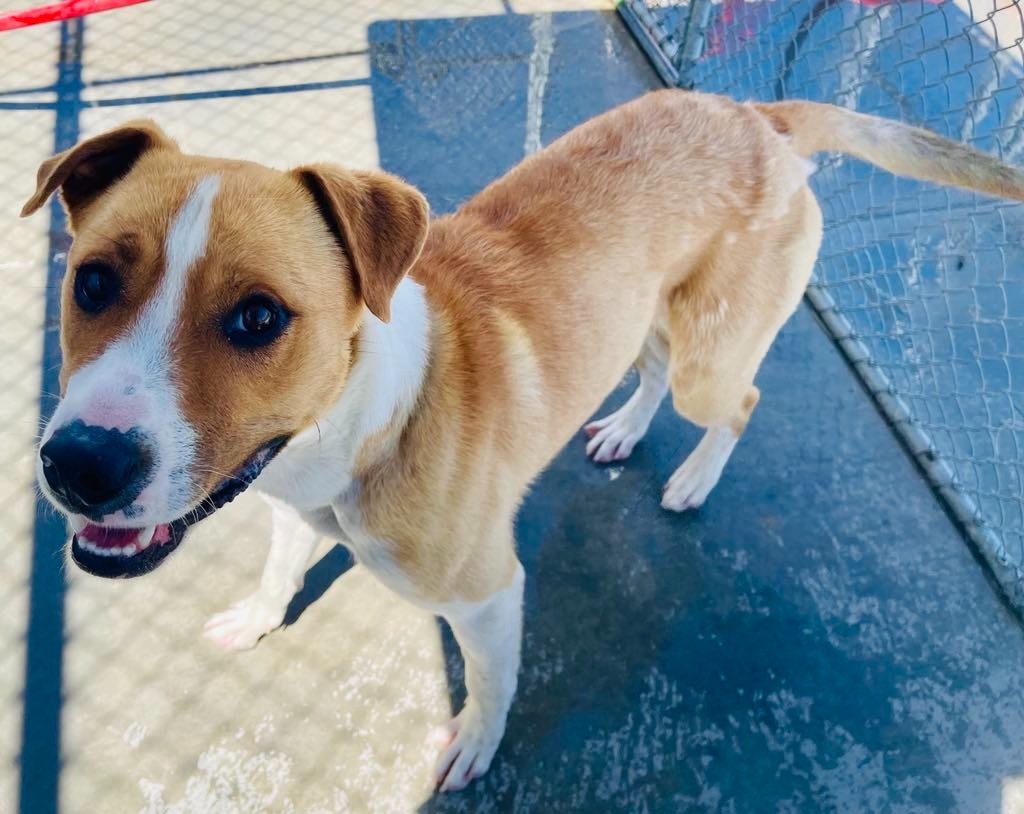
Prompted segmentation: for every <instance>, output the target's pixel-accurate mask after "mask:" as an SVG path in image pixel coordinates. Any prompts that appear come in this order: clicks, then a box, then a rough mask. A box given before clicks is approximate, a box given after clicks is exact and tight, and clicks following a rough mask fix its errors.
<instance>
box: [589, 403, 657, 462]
mask: <svg viewBox="0 0 1024 814" xmlns="http://www.w3.org/2000/svg"><path fill="white" fill-rule="evenodd" d="M639 412H640V411H639V410H637V409H635V408H633V407H632V406H631V405H630V404H626V406H624V407H623V408H622V409H620V410H616V411H615V412H614V413H612V414H611V415H607V416H605V417H604V418H599V419H598V420H597V421H591V422H590V423H589V424H587V426H585V427H584V428H583V431H584V432H585V433H586V434H587V435H588V436H589V437H590V440H589V441H588V442H587V455H589V456H590V457H591V458H593V459H594V460H595V461H599V462H600V463H608V462H609V461H624V460H625V459H626V458H628V457H629V455H630V453H631V452H632V451H633V447H635V446H636V442H637V441H639V440H640V439H641V438H643V437H644V433H646V432H647V427H648V425H649V424H650V420H649V419H648V420H646V421H645V420H644V417H643V416H641V415H639V414H638V413H639Z"/></svg>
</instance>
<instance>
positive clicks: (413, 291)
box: [255, 278, 431, 510]
mask: <svg viewBox="0 0 1024 814" xmlns="http://www.w3.org/2000/svg"><path fill="white" fill-rule="evenodd" d="M430 325H431V323H430V313H429V310H428V308H427V303H426V300H425V298H424V294H423V288H422V286H420V285H419V284H418V283H416V282H413V281H412V280H410V279H408V278H406V279H405V280H403V281H402V282H401V284H400V285H399V286H398V289H397V290H396V291H395V295H394V298H393V299H392V301H391V321H390V322H388V323H384V322H381V321H380V320H379V319H377V318H376V317H375V316H373V314H371V313H369V312H366V314H365V315H364V318H363V322H362V325H361V326H360V328H359V332H358V334H357V335H356V338H355V350H354V353H355V361H354V364H353V365H352V369H351V371H350V372H349V376H348V381H347V382H346V383H345V387H344V389H343V390H342V393H341V396H340V397H339V398H338V400H337V401H336V402H335V403H334V405H333V406H332V407H331V408H330V409H329V410H328V411H327V412H326V413H325V414H324V415H323V416H322V417H321V418H320V419H319V420H318V421H317V422H316V424H315V425H314V426H312V427H309V428H307V429H305V430H303V431H302V432H301V433H299V434H298V435H296V436H295V437H294V438H293V439H292V440H291V441H290V442H289V444H288V445H287V446H286V447H285V449H284V450H283V451H282V452H281V454H280V455H279V456H278V457H277V458H276V459H275V460H274V461H272V462H271V464H270V465H268V466H267V468H266V470H265V471H264V472H263V474H262V475H261V476H260V478H259V479H258V480H257V482H256V484H255V486H256V488H257V489H259V490H260V491H262V492H266V493H268V494H270V495H273V496H274V497H278V498H280V499H282V500H284V501H286V502H288V503H290V504H291V505H293V506H295V507H296V508H299V509H308V510H312V509H316V508H320V507H322V506H326V505H328V504H329V503H332V502H333V501H334V499H335V498H336V497H337V496H339V495H341V494H343V493H344V492H346V491H347V490H348V489H349V488H350V486H351V484H352V479H353V473H354V469H355V466H356V463H357V461H359V460H360V459H361V458H363V457H364V452H365V451H366V448H367V442H368V441H370V440H371V439H375V438H380V437H381V436H383V435H387V434H388V433H392V434H394V435H396V436H397V433H398V432H399V431H400V430H401V428H402V427H403V426H404V425H405V422H406V421H407V420H408V417H409V414H410V412H411V410H412V408H413V405H414V403H415V401H416V398H417V396H418V395H419V392H420V389H421V387H422V386H423V379H424V376H425V373H426V369H427V363H428V360H429V339H430ZM375 446H376V445H375Z"/></svg>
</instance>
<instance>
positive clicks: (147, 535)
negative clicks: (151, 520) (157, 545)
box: [131, 526, 156, 554]
mask: <svg viewBox="0 0 1024 814" xmlns="http://www.w3.org/2000/svg"><path fill="white" fill-rule="evenodd" d="M155 534H156V526H149V527H147V528H144V529H143V530H142V531H140V532H139V536H138V538H137V539H136V541H135V546H136V548H137V551H133V552H131V553H132V554H136V553H138V551H142V550H143V549H146V548H149V544H150V543H151V542H153V536H154V535H155Z"/></svg>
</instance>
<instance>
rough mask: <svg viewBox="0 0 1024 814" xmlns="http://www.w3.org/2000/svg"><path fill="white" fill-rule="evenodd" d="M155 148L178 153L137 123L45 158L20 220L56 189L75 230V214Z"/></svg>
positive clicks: (143, 122) (149, 126) (158, 133)
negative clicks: (148, 151)
mask: <svg viewBox="0 0 1024 814" xmlns="http://www.w3.org/2000/svg"><path fill="white" fill-rule="evenodd" d="M157 148H160V149H168V150H175V151H177V149H178V145H177V144H175V143H174V142H173V141H172V140H171V139H170V138H168V137H167V135H166V134H165V133H164V131H163V130H161V129H160V128H159V127H158V126H157V125H156V124H155V123H153V122H151V121H149V120H148V119H140V120H138V121H132V122H128V123H127V124H124V125H122V126H121V127H118V128H115V129H114V130H108V131H107V132H106V133H101V134H100V135H98V136H94V137H93V138H90V139H86V140H85V141H83V142H81V143H79V144H76V145H75V146H74V147H72V148H71V149H69V150H65V151H64V152H62V153H58V154H57V155H55V156H53V157H52V158H48V159H46V161H44V162H43V163H42V164H40V166H39V172H38V173H37V175H36V191H35V193H34V194H33V195H32V197H31V198H29V199H28V201H26V202H25V206H24V207H22V210H21V216H22V217H23V218H24V217H26V216H27V215H31V214H32V213H33V212H35V211H36V210H37V209H39V207H41V206H42V205H43V204H44V203H46V201H47V199H48V198H49V197H50V196H51V195H52V194H53V193H54V191H55V190H56V189H57V188H58V187H59V188H60V192H61V198H62V199H63V200H64V206H65V208H66V209H67V211H68V216H69V218H70V220H71V226H72V228H74V220H75V213H76V210H78V209H79V208H80V207H82V206H84V205H85V204H87V203H89V202H90V201H92V200H93V199H95V198H96V196H98V195H99V194H100V193H102V192H103V191H104V190H106V189H107V188H108V187H110V186H111V185H112V184H113V183H114V182H115V181H117V180H118V179H119V178H122V177H123V176H125V175H127V174H128V171H129V170H130V169H131V168H132V166H134V164H135V162H136V161H138V160H139V156H141V155H142V154H143V153H144V152H146V151H147V150H152V149H157Z"/></svg>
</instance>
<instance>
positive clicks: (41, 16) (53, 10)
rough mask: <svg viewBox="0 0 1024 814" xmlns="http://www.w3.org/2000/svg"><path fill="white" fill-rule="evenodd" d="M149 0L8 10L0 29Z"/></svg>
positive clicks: (73, 0) (96, 0)
mask: <svg viewBox="0 0 1024 814" xmlns="http://www.w3.org/2000/svg"><path fill="white" fill-rule="evenodd" d="M148 2H149V0H64V2H62V3H51V4H50V5H48V6H37V7H36V8H26V9H22V10H21V11H8V12H7V13H5V14H0V31H11V30H12V29H15V28H25V27H27V26H30V25H40V24H41V23H54V22H57V21H58V20H70V19H72V18H74V17H82V16H84V15H86V14H95V13H96V12H97V11H110V10H111V9H115V8H121V7H122V6H134V5H137V4H138V3H148Z"/></svg>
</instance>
